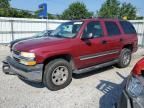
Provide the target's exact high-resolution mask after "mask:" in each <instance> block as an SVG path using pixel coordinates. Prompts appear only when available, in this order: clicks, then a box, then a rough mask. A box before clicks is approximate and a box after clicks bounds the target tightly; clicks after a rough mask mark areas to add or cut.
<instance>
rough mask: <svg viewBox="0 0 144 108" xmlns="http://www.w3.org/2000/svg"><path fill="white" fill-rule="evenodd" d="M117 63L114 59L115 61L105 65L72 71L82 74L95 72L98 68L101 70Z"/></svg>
mask: <svg viewBox="0 0 144 108" xmlns="http://www.w3.org/2000/svg"><path fill="white" fill-rule="evenodd" d="M118 61H119V60H118V59H116V60H113V61H110V62H106V63H103V64H98V65H95V66H92V67H88V68H84V69H80V70H74V71H73V73H75V74H82V73H86V72H90V71H92V70H95V69H99V68H102V67H107V66H110V65H113V64H116V63H118Z"/></svg>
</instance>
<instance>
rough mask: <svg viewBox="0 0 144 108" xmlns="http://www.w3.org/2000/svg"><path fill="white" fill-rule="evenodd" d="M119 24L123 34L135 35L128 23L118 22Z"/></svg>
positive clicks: (133, 29)
mask: <svg viewBox="0 0 144 108" xmlns="http://www.w3.org/2000/svg"><path fill="white" fill-rule="evenodd" d="M120 24H121V26H122V28H123V31H124V33H126V34H136V31H135V28H134V27H133V25H132V24H131V23H130V22H127V21H120Z"/></svg>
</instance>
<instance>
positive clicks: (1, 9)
mask: <svg viewBox="0 0 144 108" xmlns="http://www.w3.org/2000/svg"><path fill="white" fill-rule="evenodd" d="M9 1H10V0H0V16H9V10H10V4H9Z"/></svg>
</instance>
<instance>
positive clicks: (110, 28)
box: [105, 21, 121, 36]
mask: <svg viewBox="0 0 144 108" xmlns="http://www.w3.org/2000/svg"><path fill="white" fill-rule="evenodd" d="M105 25H106V29H107V32H108V35H109V36H114V35H119V34H121V33H120V30H119V28H118V26H117V24H116V23H115V22H110V21H107V22H105Z"/></svg>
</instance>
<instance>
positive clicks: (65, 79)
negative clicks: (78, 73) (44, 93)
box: [43, 59, 72, 91]
mask: <svg viewBox="0 0 144 108" xmlns="http://www.w3.org/2000/svg"><path fill="white" fill-rule="evenodd" d="M71 80H72V68H71V66H70V64H69V63H68V62H67V61H66V60H64V59H55V60H53V61H51V62H50V63H48V64H47V65H46V66H45V70H44V76H43V83H44V85H45V86H46V87H47V88H48V89H50V90H53V91H56V90H59V89H62V88H65V87H66V86H68V85H69V84H70V82H71Z"/></svg>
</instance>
